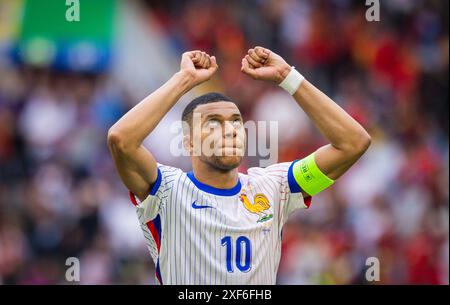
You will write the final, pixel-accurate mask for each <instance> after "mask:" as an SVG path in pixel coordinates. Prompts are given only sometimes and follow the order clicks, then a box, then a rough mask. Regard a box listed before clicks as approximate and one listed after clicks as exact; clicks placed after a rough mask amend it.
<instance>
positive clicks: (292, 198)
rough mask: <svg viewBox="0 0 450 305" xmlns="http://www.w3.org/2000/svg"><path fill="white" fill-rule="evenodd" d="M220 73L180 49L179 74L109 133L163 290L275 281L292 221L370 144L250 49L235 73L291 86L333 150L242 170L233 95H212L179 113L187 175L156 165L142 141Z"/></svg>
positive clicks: (348, 120) (316, 95) (321, 99)
mask: <svg viewBox="0 0 450 305" xmlns="http://www.w3.org/2000/svg"><path fill="white" fill-rule="evenodd" d="M217 69H218V65H217V63H216V58H215V57H214V56H209V55H208V54H206V53H205V52H201V51H191V52H186V53H184V54H183V55H182V58H181V65H180V71H179V72H177V73H175V74H174V75H173V76H172V77H171V78H170V79H169V80H168V81H167V82H166V83H165V84H164V85H163V86H162V87H160V88H159V89H158V90H156V91H155V92H153V93H152V94H150V95H149V96H147V97H146V98H145V99H143V100H142V101H141V102H140V103H139V104H137V105H136V106H135V107H134V108H132V109H131V110H130V111H129V112H128V113H126V114H125V115H124V116H123V117H122V118H121V119H120V120H119V121H118V122H117V123H115V124H114V125H113V126H112V127H111V128H110V130H109V132H108V146H109V149H110V151H111V154H112V157H113V159H114V162H115V165H116V168H117V171H118V173H119V175H120V177H121V179H122V181H123V183H124V184H125V186H126V187H127V188H128V189H129V191H130V198H131V201H132V202H133V203H134V205H135V208H136V211H137V215H138V218H139V222H140V224H141V228H142V230H143V232H144V236H145V238H146V240H147V245H148V248H149V250H150V253H151V255H152V258H153V260H154V263H155V268H156V279H157V282H158V283H159V284H275V283H276V275H277V270H278V265H279V261H280V256H281V235H282V229H283V225H284V224H285V223H286V221H287V219H288V216H289V215H290V214H291V213H292V212H294V211H295V210H297V209H302V208H308V207H309V205H310V203H311V197H312V196H314V195H315V194H317V193H319V192H321V191H323V190H324V189H326V188H327V187H329V186H330V185H331V184H333V182H334V181H335V180H336V179H338V178H339V177H340V176H341V175H342V174H343V173H345V172H346V171H347V170H348V169H349V168H350V167H351V166H352V165H353V164H354V163H355V162H356V161H357V160H358V159H359V158H360V157H361V155H362V154H363V153H364V152H365V151H366V149H367V148H368V146H369V145H370V142H371V138H370V136H369V135H368V133H367V132H366V131H365V130H364V129H363V127H362V126H360V125H359V124H358V123H357V122H356V121H355V120H354V119H353V118H352V117H350V116H349V115H348V114H347V113H346V112H345V111H344V110H343V109H342V108H340V107H339V106H338V105H337V104H336V103H334V102H333V101H332V100H331V99H330V98H329V97H327V96H326V95H325V94H324V93H322V92H321V91H320V90H319V89H317V88H316V87H314V86H313V85H312V84H311V83H310V82H308V81H307V80H306V79H304V77H303V76H302V75H301V74H300V73H299V72H298V71H297V70H296V69H295V68H294V67H291V66H290V65H288V64H287V63H286V62H285V61H284V60H283V58H282V57H281V56H279V55H277V54H275V53H274V52H272V51H270V50H268V49H266V48H263V47H255V48H253V49H250V50H249V51H248V54H247V55H245V57H244V58H243V59H242V67H241V71H242V72H243V73H245V74H247V75H249V76H250V77H252V78H253V79H255V80H264V81H270V82H273V83H276V84H278V85H279V86H280V87H282V88H283V89H285V90H287V91H288V92H289V93H290V94H291V95H292V97H293V99H294V101H295V102H296V103H297V104H298V105H299V106H300V107H301V108H302V109H303V111H304V112H305V113H306V114H307V115H308V116H309V118H310V119H311V121H312V122H313V123H314V125H315V126H316V127H317V128H318V129H319V130H320V132H321V133H322V134H323V135H324V136H325V137H326V139H327V140H328V141H329V144H328V145H325V146H323V147H321V148H319V149H318V150H317V151H315V152H312V154H310V155H309V156H306V157H305V156H303V157H304V158H301V159H300V158H299V160H295V161H293V162H285V163H279V164H274V165H271V166H268V167H267V168H256V167H255V168H250V169H249V170H248V172H247V174H244V173H239V172H238V170H237V168H238V166H239V164H240V162H241V160H242V156H243V155H244V150H245V142H246V139H245V130H244V127H243V118H242V116H241V114H240V112H239V109H238V107H237V106H236V104H235V103H234V102H233V101H232V100H231V99H229V98H228V97H226V96H224V95H222V94H219V93H209V94H206V95H203V96H200V97H197V98H196V99H194V100H193V101H192V102H190V104H188V105H187V107H186V108H185V110H184V112H183V115H182V120H183V121H184V122H186V124H187V126H188V127H191V128H186V129H185V131H184V141H183V144H184V147H185V148H186V149H187V150H188V151H189V152H190V155H191V160H192V168H193V171H192V172H187V173H186V172H183V171H182V170H180V169H178V168H174V167H171V166H168V165H163V164H159V163H157V162H156V160H155V159H154V157H153V156H152V154H151V153H150V151H148V150H147V148H146V147H144V146H143V144H142V143H143V141H144V139H145V138H146V137H147V136H148V135H149V134H150V133H151V132H152V131H153V129H154V128H155V127H156V126H157V124H158V123H159V122H160V121H161V119H162V118H163V117H164V115H165V114H166V113H167V112H168V111H169V110H170V109H171V107H172V106H173V105H174V104H175V103H176V102H177V101H178V100H179V99H180V97H181V96H182V95H183V94H185V93H186V92H188V91H189V90H190V89H192V88H193V87H195V86H197V85H198V84H200V83H203V82H205V81H207V80H208V79H210V78H211V76H212V75H213V74H214V73H215V72H216V71H217ZM196 121H197V122H196ZM197 123H198V126H199V128H195V126H193V125H195V124H197ZM298 141H301V139H298ZM195 143H200V144H201V147H200V146H198V145H197V147H196V144H195ZM199 147H200V148H199ZM208 150H209V151H208ZM299 157H300V156H299ZM299 259H301V258H299Z"/></svg>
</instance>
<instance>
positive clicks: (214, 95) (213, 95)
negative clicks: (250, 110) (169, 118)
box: [181, 92, 237, 123]
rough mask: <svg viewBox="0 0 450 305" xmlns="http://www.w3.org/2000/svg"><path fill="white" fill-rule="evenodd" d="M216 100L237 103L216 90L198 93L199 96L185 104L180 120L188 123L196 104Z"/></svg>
mask: <svg viewBox="0 0 450 305" xmlns="http://www.w3.org/2000/svg"><path fill="white" fill-rule="evenodd" d="M217 102H231V103H233V104H235V105H237V103H236V102H235V101H233V100H232V99H230V98H229V97H228V96H226V95H223V94H222V93H218V92H210V93H206V94H203V95H200V96H199V97H196V98H195V99H193V100H192V101H191V102H190V103H189V104H187V106H186V108H184V110H183V114H182V115H181V120H182V121H185V122H189V123H190V122H191V121H192V115H193V113H194V110H195V108H197V106H199V105H204V104H210V103H217Z"/></svg>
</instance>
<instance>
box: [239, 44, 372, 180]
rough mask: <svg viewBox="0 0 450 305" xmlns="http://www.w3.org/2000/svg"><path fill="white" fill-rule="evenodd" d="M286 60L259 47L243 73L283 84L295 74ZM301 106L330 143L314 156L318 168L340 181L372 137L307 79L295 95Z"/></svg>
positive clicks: (247, 59) (244, 61)
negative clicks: (292, 73)
mask: <svg viewBox="0 0 450 305" xmlns="http://www.w3.org/2000/svg"><path fill="white" fill-rule="evenodd" d="M291 69H292V68H291V66H289V65H288V64H287V63H286V62H285V61H284V59H283V58H282V57H281V56H279V55H277V54H275V53H274V52H272V51H270V50H268V49H265V48H262V47H256V48H254V49H250V50H249V51H248V54H247V55H246V56H245V57H244V58H243V59H242V68H241V70H242V72H244V73H246V74H248V75H250V76H251V77H252V78H254V79H258V80H266V81H271V82H274V83H276V84H280V83H281V82H282V81H283V80H284V79H285V78H286V76H287V75H288V74H289V72H290V71H291ZM293 98H294V99H295V101H296V102H297V104H298V105H299V106H300V107H301V108H302V109H303V110H304V111H305V113H306V114H307V115H308V117H309V118H310V119H311V121H312V122H313V123H314V125H315V126H316V127H317V128H318V129H319V130H320V132H321V133H322V134H323V135H324V136H325V137H326V138H327V139H328V141H329V142H330V144H328V145H325V146H323V147H321V148H319V149H318V150H317V151H316V152H315V153H314V158H315V162H316V164H317V167H318V168H319V169H320V170H321V171H322V173H324V174H325V175H326V176H327V177H328V178H330V179H332V180H336V179H337V178H339V177H340V176H341V175H342V174H344V173H345V172H346V171H347V170H348V169H349V168H350V167H351V166H352V165H353V164H354V163H355V162H356V161H357V160H358V159H359V158H360V157H361V155H362V154H363V153H364V152H365V151H366V150H367V148H368V147H369V145H370V142H371V138H370V135H369V134H368V133H367V132H366V130H365V129H364V128H363V127H362V126H361V125H360V124H359V123H358V122H356V121H355V120H354V119H353V118H352V117H351V116H350V115H349V114H347V113H346V112H345V111H344V110H343V109H342V108H341V107H339V105H337V104H336V103H335V102H333V101H332V100H331V99H330V98H329V97H328V96H327V95H325V94H324V93H323V92H321V91H320V90H319V89H317V88H316V87H314V85H312V84H311V83H310V82H308V81H307V80H303V81H302V83H301V85H300V87H299V88H298V89H297V90H296V91H295V93H294V94H293Z"/></svg>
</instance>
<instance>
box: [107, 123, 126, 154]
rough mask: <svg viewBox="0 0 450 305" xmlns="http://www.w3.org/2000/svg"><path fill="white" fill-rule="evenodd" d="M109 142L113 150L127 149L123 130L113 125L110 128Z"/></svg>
mask: <svg viewBox="0 0 450 305" xmlns="http://www.w3.org/2000/svg"><path fill="white" fill-rule="evenodd" d="M107 143H108V147H109V148H110V149H111V150H115V151H116V150H119V151H123V150H125V147H126V145H125V141H124V136H123V135H122V133H121V132H119V131H118V130H116V129H115V128H113V127H111V128H110V129H109V130H108V135H107Z"/></svg>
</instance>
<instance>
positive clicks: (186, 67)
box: [180, 51, 219, 86]
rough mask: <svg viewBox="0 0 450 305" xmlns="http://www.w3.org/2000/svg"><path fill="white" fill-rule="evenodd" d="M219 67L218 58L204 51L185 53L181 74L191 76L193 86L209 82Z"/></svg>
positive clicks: (182, 59) (182, 58)
mask: <svg viewBox="0 0 450 305" xmlns="http://www.w3.org/2000/svg"><path fill="white" fill-rule="evenodd" d="M218 67H219V66H218V65H217V62H216V58H215V57H214V56H209V55H208V54H206V53H205V52H202V51H190V52H185V53H183V56H182V57H181V64H180V72H184V73H186V74H188V75H189V77H190V78H191V82H192V86H196V85H198V84H201V83H203V82H205V81H207V80H209V79H210V78H211V76H212V75H213V74H214V73H215V72H216V71H217V68H218Z"/></svg>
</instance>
